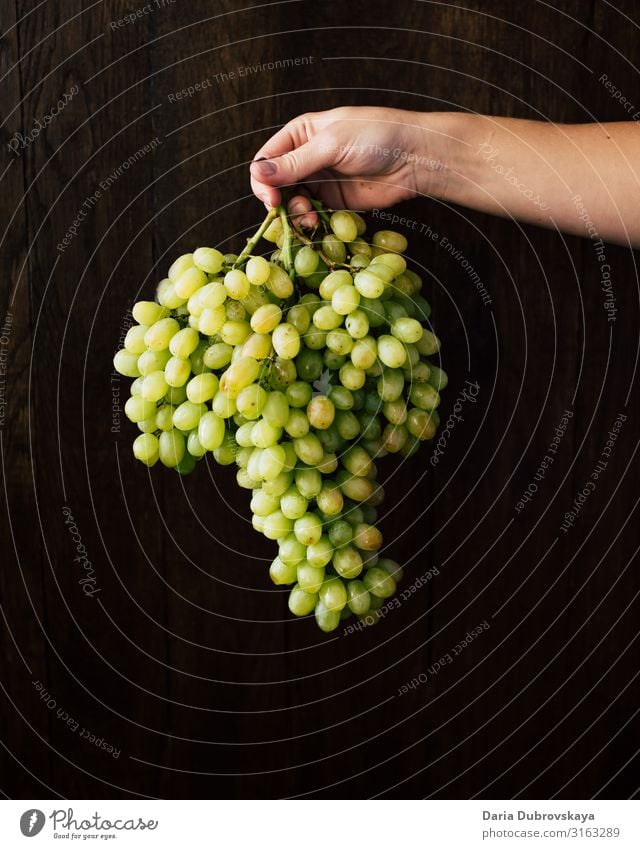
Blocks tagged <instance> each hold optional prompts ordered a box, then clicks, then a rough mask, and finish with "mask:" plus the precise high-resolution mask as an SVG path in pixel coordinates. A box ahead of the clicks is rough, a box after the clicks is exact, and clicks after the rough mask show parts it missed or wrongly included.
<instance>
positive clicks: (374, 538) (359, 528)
mask: <svg viewBox="0 0 640 849" xmlns="http://www.w3.org/2000/svg"><path fill="white" fill-rule="evenodd" d="M353 542H354V544H355V545H356V546H357V547H358V548H360V549H362V550H363V551H377V550H378V549H379V548H380V546H381V545H382V534H381V533H380V531H379V530H378V528H376V527H375V525H368V524H366V523H365V522H361V523H360V524H358V525H356V526H355V532H354V535H353Z"/></svg>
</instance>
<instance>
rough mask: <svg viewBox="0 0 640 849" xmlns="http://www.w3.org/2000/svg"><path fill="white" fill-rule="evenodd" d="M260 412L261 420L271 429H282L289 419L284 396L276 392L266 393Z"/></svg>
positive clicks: (287, 405) (287, 406) (287, 404)
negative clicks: (270, 426)
mask: <svg viewBox="0 0 640 849" xmlns="http://www.w3.org/2000/svg"><path fill="white" fill-rule="evenodd" d="M243 391H244V390H243ZM261 412H262V417H263V419H264V420H265V421H266V422H268V423H269V424H270V425H272V426H273V427H284V426H285V424H286V423H287V420H288V418H289V402H288V401H287V397H286V395H285V394H284V393H282V392H277V391H276V392H268V393H266V398H265V402H264V405H263V407H262V410H261Z"/></svg>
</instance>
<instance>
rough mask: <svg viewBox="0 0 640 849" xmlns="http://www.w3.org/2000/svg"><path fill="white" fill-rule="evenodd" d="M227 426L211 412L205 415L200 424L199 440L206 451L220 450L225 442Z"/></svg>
mask: <svg viewBox="0 0 640 849" xmlns="http://www.w3.org/2000/svg"><path fill="white" fill-rule="evenodd" d="M224 435H225V425H224V419H221V418H220V417H219V416H217V415H216V414H215V413H214V412H212V411H211V410H208V411H207V412H205V413H203V414H202V416H201V418H200V420H199V422H198V439H199V440H200V444H201V445H202V447H203V448H204V449H205V451H214V450H215V449H216V448H220V446H221V445H222V443H223V441H224Z"/></svg>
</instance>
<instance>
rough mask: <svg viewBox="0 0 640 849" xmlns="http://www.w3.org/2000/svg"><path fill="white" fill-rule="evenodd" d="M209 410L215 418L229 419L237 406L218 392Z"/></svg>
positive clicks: (231, 399) (232, 400)
mask: <svg viewBox="0 0 640 849" xmlns="http://www.w3.org/2000/svg"><path fill="white" fill-rule="evenodd" d="M185 397H186V394H185ZM211 409H212V410H213V412H214V413H215V414H216V415H217V416H220V418H221V419H230V418H231V416H233V414H234V413H235V412H236V410H237V406H236V402H235V400H234V399H233V398H227V396H226V395H224V394H223V393H222V392H220V391H218V392H216V394H215V395H214V397H213V401H212V402H211Z"/></svg>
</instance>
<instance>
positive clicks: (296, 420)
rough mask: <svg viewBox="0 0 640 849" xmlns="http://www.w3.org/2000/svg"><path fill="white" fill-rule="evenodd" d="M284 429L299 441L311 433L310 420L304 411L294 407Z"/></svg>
mask: <svg viewBox="0 0 640 849" xmlns="http://www.w3.org/2000/svg"><path fill="white" fill-rule="evenodd" d="M284 429H285V430H286V432H287V433H288V434H289V436H291V437H292V438H293V439H299V438H300V437H302V436H304V435H305V434H307V433H308V432H309V419H308V418H307V416H306V414H305V413H303V412H302V410H298V409H296V408H295V407H294V408H293V409H292V410H290V412H289V416H288V418H287V421H286V424H285V426H284Z"/></svg>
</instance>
